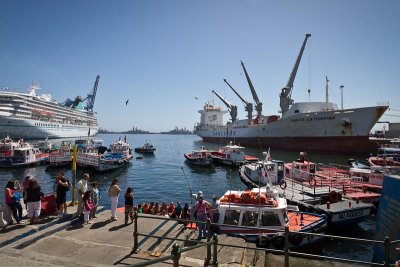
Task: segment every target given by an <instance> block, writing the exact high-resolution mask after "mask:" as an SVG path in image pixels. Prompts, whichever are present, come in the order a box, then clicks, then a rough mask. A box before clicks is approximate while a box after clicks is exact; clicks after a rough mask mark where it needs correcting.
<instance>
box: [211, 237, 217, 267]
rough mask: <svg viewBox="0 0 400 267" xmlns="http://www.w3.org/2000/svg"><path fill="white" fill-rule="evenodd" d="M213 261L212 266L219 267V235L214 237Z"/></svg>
mask: <svg viewBox="0 0 400 267" xmlns="http://www.w3.org/2000/svg"><path fill="white" fill-rule="evenodd" d="M213 241H214V244H213V261H212V264H211V266H213V267H218V236H217V234H214V235H213Z"/></svg>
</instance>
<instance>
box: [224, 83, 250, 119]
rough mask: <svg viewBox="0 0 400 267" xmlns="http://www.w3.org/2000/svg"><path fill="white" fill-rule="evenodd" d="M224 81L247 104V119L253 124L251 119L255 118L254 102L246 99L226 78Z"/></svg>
mask: <svg viewBox="0 0 400 267" xmlns="http://www.w3.org/2000/svg"><path fill="white" fill-rule="evenodd" d="M224 82H225V83H226V84H227V85H228V86H229V87H230V88H231V89H232V91H233V92H235V94H236V95H237V96H238V97H239V98H240V100H242V102H243V104H244V105H245V107H244V110H245V111H247V119H248V123H249V124H251V120H252V119H253V104H252V103H249V102H247V101H246V100H244V98H243V97H242V96H241V95H240V94H239V93H238V92H237V91H236V90H235V89H234V88H233V87H232V86H231V85H230V84H229V83H228V81H227V80H226V79H224Z"/></svg>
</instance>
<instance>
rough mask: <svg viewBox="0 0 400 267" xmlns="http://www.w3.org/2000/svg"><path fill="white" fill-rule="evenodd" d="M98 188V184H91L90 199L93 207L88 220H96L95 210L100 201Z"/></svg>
mask: <svg viewBox="0 0 400 267" xmlns="http://www.w3.org/2000/svg"><path fill="white" fill-rule="evenodd" d="M98 186H99V183H98V182H93V183H92V198H93V204H94V207H93V209H92V210H91V213H90V219H93V218H97V216H96V210H97V207H98V206H99V203H100V199H101V197H100V192H99V189H98Z"/></svg>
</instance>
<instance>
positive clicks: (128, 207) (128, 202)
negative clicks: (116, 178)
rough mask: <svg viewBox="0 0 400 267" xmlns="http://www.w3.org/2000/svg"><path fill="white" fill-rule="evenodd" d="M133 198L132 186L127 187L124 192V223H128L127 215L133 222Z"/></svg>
mask: <svg viewBox="0 0 400 267" xmlns="http://www.w3.org/2000/svg"><path fill="white" fill-rule="evenodd" d="M134 198H135V197H134V195H133V189H132V187H128V188H127V189H126V193H125V224H128V217H129V218H131V222H133V210H134V206H133V199H134Z"/></svg>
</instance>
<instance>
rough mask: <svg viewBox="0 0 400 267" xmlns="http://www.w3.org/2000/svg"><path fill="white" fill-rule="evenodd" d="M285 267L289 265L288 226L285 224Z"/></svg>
mask: <svg viewBox="0 0 400 267" xmlns="http://www.w3.org/2000/svg"><path fill="white" fill-rule="evenodd" d="M285 267H289V226H288V225H285Z"/></svg>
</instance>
